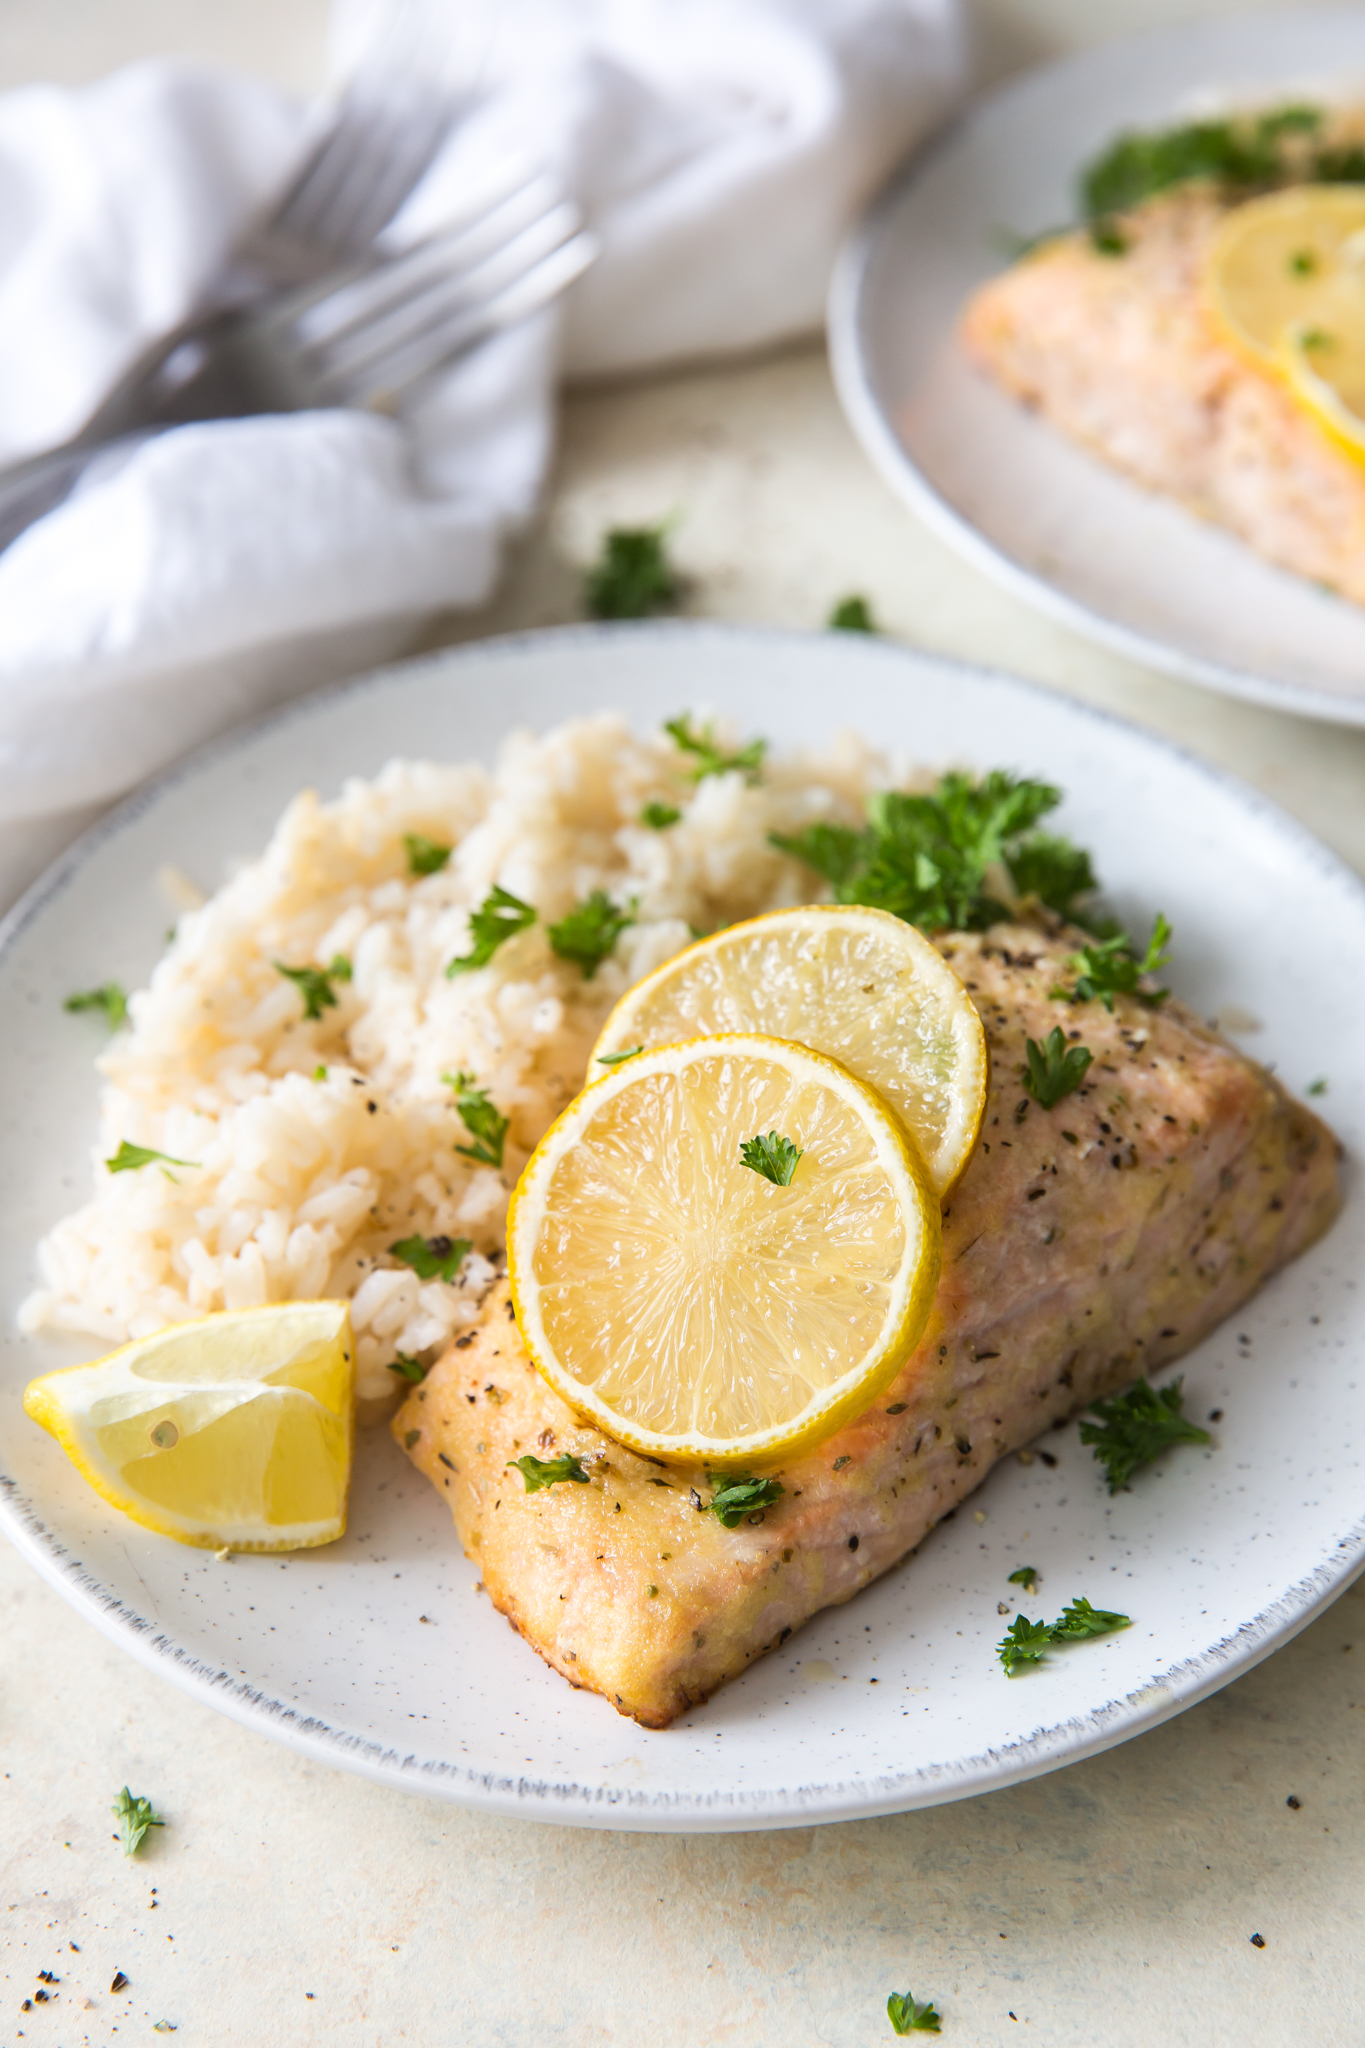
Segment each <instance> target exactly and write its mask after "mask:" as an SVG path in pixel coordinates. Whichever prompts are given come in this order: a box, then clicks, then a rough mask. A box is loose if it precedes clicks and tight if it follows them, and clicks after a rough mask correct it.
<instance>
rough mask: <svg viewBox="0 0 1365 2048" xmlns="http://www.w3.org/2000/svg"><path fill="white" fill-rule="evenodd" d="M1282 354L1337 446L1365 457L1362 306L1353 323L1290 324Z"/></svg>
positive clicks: (1297, 388) (1298, 392)
mask: <svg viewBox="0 0 1365 2048" xmlns="http://www.w3.org/2000/svg"><path fill="white" fill-rule="evenodd" d="M1281 358H1282V361H1283V363H1284V368H1285V373H1286V375H1287V376H1288V378H1289V382H1290V386H1291V388H1292V390H1293V392H1294V395H1295V397H1296V398H1298V399H1299V400H1300V401H1301V403H1302V404H1304V405H1305V406H1307V408H1308V410H1309V411H1310V412H1311V413H1312V414H1313V416H1314V418H1315V419H1316V420H1317V422H1318V425H1319V426H1320V427H1322V428H1324V429H1325V431H1326V432H1327V433H1328V434H1329V435H1330V436H1331V438H1332V440H1334V441H1335V442H1336V444H1337V446H1338V447H1339V448H1341V449H1343V450H1344V451H1345V453H1346V454H1348V455H1350V456H1353V457H1354V458H1355V460H1356V461H1357V462H1365V306H1362V308H1361V317H1360V319H1358V320H1357V321H1356V322H1355V324H1354V325H1351V324H1349V323H1348V322H1346V321H1341V322H1339V323H1338V324H1337V325H1336V326H1335V328H1332V327H1326V326H1323V325H1319V324H1316V323H1309V322H1301V323H1299V324H1297V325H1295V326H1293V327H1291V328H1289V329H1288V331H1287V332H1286V334H1285V337H1284V341H1283V344H1282V346H1281Z"/></svg>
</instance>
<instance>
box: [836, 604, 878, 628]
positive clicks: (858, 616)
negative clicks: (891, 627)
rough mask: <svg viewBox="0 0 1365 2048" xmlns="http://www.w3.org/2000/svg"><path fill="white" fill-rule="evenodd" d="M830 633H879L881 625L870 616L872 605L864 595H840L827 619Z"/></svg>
mask: <svg viewBox="0 0 1365 2048" xmlns="http://www.w3.org/2000/svg"><path fill="white" fill-rule="evenodd" d="M827 623H828V626H829V629H830V631H831V632H832V633H879V632H880V631H881V627H880V626H879V625H878V624H877V621H876V620H875V619H874V618H873V616H872V607H871V605H870V604H869V603H868V601H867V599H866V598H865V597H858V596H853V597H841V598H840V600H839V602H838V604H836V605H835V607H834V609H833V611H832V612H831V613H830V615H829V619H828V621H827Z"/></svg>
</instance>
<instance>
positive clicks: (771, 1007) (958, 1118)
mask: <svg viewBox="0 0 1365 2048" xmlns="http://www.w3.org/2000/svg"><path fill="white" fill-rule="evenodd" d="M717 1031H759V1032H763V1033H765V1034H766V1035H768V1036H771V1037H773V1038H789V1039H794V1040H795V1041H796V1042H797V1043H798V1044H799V1045H808V1046H810V1047H812V1048H813V1050H814V1051H816V1052H824V1053H829V1054H830V1055H831V1057H832V1058H834V1059H837V1060H839V1061H841V1062H842V1064H843V1065H844V1066H846V1067H847V1068H848V1069H849V1071H850V1072H851V1073H854V1074H856V1075H857V1076H858V1078H859V1080H862V1081H867V1082H870V1084H871V1085H872V1087H874V1088H875V1089H876V1090H877V1092H878V1094H879V1095H882V1096H884V1097H885V1099H886V1101H887V1102H889V1103H890V1105H891V1107H892V1108H893V1109H894V1110H895V1111H896V1113H897V1115H898V1116H899V1117H900V1118H901V1120H902V1122H903V1123H904V1124H905V1126H906V1128H907V1129H908V1130H909V1132H910V1135H911V1137H912V1138H913V1139H914V1141H915V1144H916V1147H917V1148H918V1151H919V1154H920V1157H921V1158H922V1159H923V1161H924V1164H925V1166H926V1168H927V1169H928V1173H929V1179H930V1181H931V1182H932V1183H933V1186H934V1187H935V1189H936V1190H937V1192H938V1194H939V1195H940V1196H943V1195H945V1194H946V1193H947V1192H948V1190H949V1189H950V1188H951V1187H952V1185H953V1183H954V1182H955V1181H956V1180H957V1179H958V1177H959V1175H960V1174H961V1173H962V1170H963V1168H964V1167H965V1166H966V1164H967V1161H968V1160H969V1159H970V1157H971V1155H972V1150H973V1148H974V1146H975V1144H976V1141H977V1137H978V1135H979V1134H980V1130H981V1119H982V1117H983V1116H984V1115H985V1110H986V1090H987V1086H988V1082H989V1078H990V1070H989V1062H988V1058H987V1053H986V1034H985V1032H984V1031H983V1030H982V1027H981V1019H980V1018H979V1017H978V1015H977V1013H976V1008H975V1006H974V1004H973V1002H972V999H971V997H970V996H969V995H968V993H967V991H966V989H965V988H964V987H963V986H962V983H961V982H960V981H959V980H958V978H957V976H956V975H955V974H954V973H953V970H952V968H951V967H949V965H948V963H947V962H946V961H945V960H944V959H943V957H942V955H941V954H940V953H938V952H937V951H936V950H935V948H934V947H933V946H931V945H930V943H929V941H928V940H927V939H926V938H925V937H924V935H923V934H922V933H921V932H919V931H917V930H916V929H915V927H914V925H910V924H906V923H905V922H904V921H903V920H902V919H901V918H899V917H893V916H892V915H891V913H890V912H889V911H886V910H869V909H864V908H860V907H858V906H856V905H843V904H823V903H822V904H812V905H809V906H807V907H805V908H803V909H799V910H775V911H771V912H769V913H768V915H767V916H766V917H754V918H750V919H749V920H748V921H747V922H746V923H744V924H735V925H731V926H730V927H729V929H728V930H726V931H722V932H715V933H713V934H712V936H711V937H710V938H708V939H702V940H701V941H700V942H699V943H698V944H697V945H695V946H689V947H688V948H687V950H686V951H685V952H683V953H679V954H678V955H677V957H676V958H675V959H672V960H668V961H666V962H665V963H664V965H663V966H662V967H660V968H658V969H657V970H656V971H655V972H654V973H653V974H651V975H647V976H646V978H645V979H644V980H643V981H641V982H638V983H637V984H636V986H635V987H634V988H632V989H630V990H628V991H627V993H626V994H625V995H624V996H622V998H621V1000H620V1002H619V1003H618V1004H617V1005H616V1008H615V1009H614V1010H613V1011H612V1013H611V1015H610V1016H609V1017H608V1019H607V1021H606V1024H605V1026H604V1028H603V1031H602V1035H601V1037H600V1038H599V1040H598V1042H597V1044H596V1046H595V1047H594V1048H593V1060H594V1062H595V1063H597V1064H596V1065H591V1064H590V1066H589V1069H588V1071H589V1072H590V1073H592V1072H595V1071H600V1067H601V1063H602V1062H603V1061H604V1059H605V1060H611V1059H614V1058H617V1057H619V1056H620V1054H621V1053H623V1052H625V1051H626V1050H627V1049H628V1048H629V1047H631V1046H632V1045H642V1046H646V1047H650V1046H656V1045H668V1044H671V1043H673V1042H675V1041H676V1040H679V1039H684V1038H694V1037H697V1036H707V1035H709V1034H711V1033H713V1032H717Z"/></svg>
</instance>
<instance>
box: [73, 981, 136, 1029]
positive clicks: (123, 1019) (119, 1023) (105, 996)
mask: <svg viewBox="0 0 1365 2048" xmlns="http://www.w3.org/2000/svg"><path fill="white" fill-rule="evenodd" d="M62 1008H63V1009H64V1010H70V1011H72V1012H76V1011H80V1010H103V1012H104V1015H105V1018H106V1020H107V1022H108V1025H109V1029H110V1030H111V1031H118V1030H121V1028H122V1027H123V1025H125V1024H126V1023H127V1022H128V998H127V996H126V995H125V994H124V992H123V990H122V989H121V988H120V987H119V985H118V983H117V982H116V981H106V982H104V983H103V984H102V985H101V986H100V987H99V988H87V989H83V990H82V991H81V993H80V994H79V995H74V996H68V997H67V999H66V1001H65V1002H64V1003H63V1004H62Z"/></svg>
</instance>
